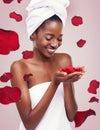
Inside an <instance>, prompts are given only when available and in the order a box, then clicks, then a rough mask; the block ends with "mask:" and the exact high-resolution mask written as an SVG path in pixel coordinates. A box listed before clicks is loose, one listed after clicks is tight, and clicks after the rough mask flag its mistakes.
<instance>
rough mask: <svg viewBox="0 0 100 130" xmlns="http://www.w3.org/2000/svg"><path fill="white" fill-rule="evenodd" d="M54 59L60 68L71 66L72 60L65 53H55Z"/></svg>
mask: <svg viewBox="0 0 100 130" xmlns="http://www.w3.org/2000/svg"><path fill="white" fill-rule="evenodd" d="M56 57H57V58H56V59H57V60H58V62H59V63H60V65H61V66H62V67H66V66H70V65H72V58H71V56H70V55H69V54H67V53H56Z"/></svg>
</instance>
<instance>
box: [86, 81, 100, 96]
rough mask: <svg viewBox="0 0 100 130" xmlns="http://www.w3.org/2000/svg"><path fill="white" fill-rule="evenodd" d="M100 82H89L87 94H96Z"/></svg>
mask: <svg viewBox="0 0 100 130" xmlns="http://www.w3.org/2000/svg"><path fill="white" fill-rule="evenodd" d="M99 85H100V82H99V81H97V80H91V82H90V84H89V87H88V92H89V93H92V94H97V89H98V88H99Z"/></svg>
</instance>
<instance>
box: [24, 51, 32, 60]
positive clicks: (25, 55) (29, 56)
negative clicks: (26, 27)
mask: <svg viewBox="0 0 100 130" xmlns="http://www.w3.org/2000/svg"><path fill="white" fill-rule="evenodd" d="M22 55H23V58H24V59H29V58H32V57H33V56H34V53H33V51H28V50H26V51H23V52H22Z"/></svg>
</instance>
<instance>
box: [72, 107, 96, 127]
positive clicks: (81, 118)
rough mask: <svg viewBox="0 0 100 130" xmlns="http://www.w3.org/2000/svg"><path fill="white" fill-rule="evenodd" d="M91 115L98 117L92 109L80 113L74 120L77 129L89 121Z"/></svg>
mask: <svg viewBox="0 0 100 130" xmlns="http://www.w3.org/2000/svg"><path fill="white" fill-rule="evenodd" d="M91 115H96V113H95V111H94V110H92V109H89V110H86V111H78V112H77V113H76V115H75V118H74V122H75V127H79V126H81V125H82V124H83V123H84V121H85V120H86V119H87V117H88V116H91Z"/></svg>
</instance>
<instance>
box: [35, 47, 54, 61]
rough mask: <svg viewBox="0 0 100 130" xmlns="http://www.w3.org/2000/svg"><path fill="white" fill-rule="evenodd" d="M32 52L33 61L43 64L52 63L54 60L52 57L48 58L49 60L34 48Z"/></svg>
mask: <svg viewBox="0 0 100 130" xmlns="http://www.w3.org/2000/svg"><path fill="white" fill-rule="evenodd" d="M33 51H34V59H35V60H36V61H39V62H43V63H44V62H52V61H53V59H54V56H52V57H49V58H48V57H46V56H44V55H43V54H42V53H41V52H40V51H38V49H37V48H34V49H33Z"/></svg>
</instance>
